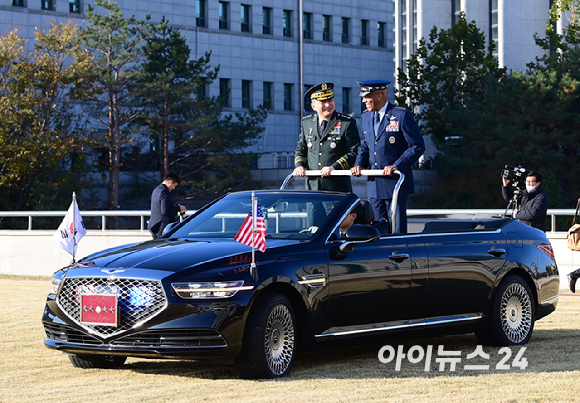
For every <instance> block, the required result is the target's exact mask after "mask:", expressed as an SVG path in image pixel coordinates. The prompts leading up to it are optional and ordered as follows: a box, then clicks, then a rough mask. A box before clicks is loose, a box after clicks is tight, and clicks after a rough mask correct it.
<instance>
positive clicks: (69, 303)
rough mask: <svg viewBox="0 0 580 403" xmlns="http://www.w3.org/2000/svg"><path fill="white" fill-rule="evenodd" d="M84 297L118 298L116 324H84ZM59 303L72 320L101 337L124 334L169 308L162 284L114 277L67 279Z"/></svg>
mask: <svg viewBox="0 0 580 403" xmlns="http://www.w3.org/2000/svg"><path fill="white" fill-rule="evenodd" d="M81 295H116V296H117V310H118V314H119V320H118V323H117V325H116V326H108V325H100V324H96V325H95V324H86V323H82V321H81V309H82V307H81ZM57 303H58V306H59V308H60V309H62V311H63V312H64V313H65V314H66V315H67V316H68V317H69V318H70V319H72V320H73V321H75V322H76V323H77V324H79V325H80V326H82V327H83V328H85V329H89V330H90V331H91V333H95V334H97V335H98V336H100V337H102V338H109V337H112V336H115V335H118V334H120V333H122V332H125V331H127V330H129V329H131V328H133V327H134V326H136V325H138V324H140V323H143V322H145V321H147V320H149V319H151V318H152V317H154V316H156V315H158V314H159V313H160V312H161V311H163V310H164V309H165V307H166V306H167V300H166V298H165V293H164V291H163V287H162V286H161V282H159V281H152V280H140V279H123V278H111V277H103V278H101V277H90V278H84V277H80V278H75V277H73V278H65V280H64V283H63V285H62V289H61V291H60V293H59V294H58V298H57Z"/></svg>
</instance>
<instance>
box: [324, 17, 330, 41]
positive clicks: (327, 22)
mask: <svg viewBox="0 0 580 403" xmlns="http://www.w3.org/2000/svg"><path fill="white" fill-rule="evenodd" d="M331 28H332V17H331V16H330V15H323V16H322V40H323V41H327V42H331V41H332V32H331V31H332V30H331Z"/></svg>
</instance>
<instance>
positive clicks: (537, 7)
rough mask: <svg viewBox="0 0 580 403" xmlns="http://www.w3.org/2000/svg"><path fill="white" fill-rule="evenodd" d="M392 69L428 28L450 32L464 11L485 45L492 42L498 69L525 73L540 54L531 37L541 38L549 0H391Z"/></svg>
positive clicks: (397, 65)
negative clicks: (484, 40) (392, 6)
mask: <svg viewBox="0 0 580 403" xmlns="http://www.w3.org/2000/svg"><path fill="white" fill-rule="evenodd" d="M394 3H395V4H394V11H395V15H394V25H395V35H394V36H395V42H394V44H393V45H394V51H395V69H397V68H401V69H404V68H405V61H406V60H408V59H409V58H410V56H411V55H412V54H413V53H414V52H415V51H416V50H417V45H418V43H419V40H420V39H421V38H423V37H425V38H428V37H429V32H430V31H431V29H432V28H433V27H434V26H436V27H437V28H438V29H449V28H450V27H451V25H452V24H453V23H454V22H456V21H457V19H458V16H459V13H461V12H464V13H465V15H466V17H467V21H475V22H476V23H477V26H478V28H479V29H480V30H481V31H482V32H483V33H484V34H485V36H486V38H487V40H488V43H491V42H493V43H495V46H496V49H495V56H496V57H497V59H498V62H499V65H500V67H506V68H507V69H508V71H509V70H525V69H526V64H527V63H529V62H531V61H534V60H535V59H536V57H540V56H541V55H542V49H540V48H539V47H538V46H537V45H536V43H535V41H534V34H538V35H540V36H544V34H545V32H546V23H547V22H548V11H549V10H550V7H551V5H552V0H394Z"/></svg>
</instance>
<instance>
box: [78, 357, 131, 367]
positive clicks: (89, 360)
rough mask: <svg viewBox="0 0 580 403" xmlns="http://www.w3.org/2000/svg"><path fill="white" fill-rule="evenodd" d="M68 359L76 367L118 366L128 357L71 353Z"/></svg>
mask: <svg viewBox="0 0 580 403" xmlns="http://www.w3.org/2000/svg"><path fill="white" fill-rule="evenodd" d="M68 359H69V360H70V362H71V363H72V365H73V367H75V368H84V369H91V368H104V369H110V368H117V367H120V366H121V365H123V364H124V363H125V361H127V357H122V356H116V355H76V354H71V355H69V356H68Z"/></svg>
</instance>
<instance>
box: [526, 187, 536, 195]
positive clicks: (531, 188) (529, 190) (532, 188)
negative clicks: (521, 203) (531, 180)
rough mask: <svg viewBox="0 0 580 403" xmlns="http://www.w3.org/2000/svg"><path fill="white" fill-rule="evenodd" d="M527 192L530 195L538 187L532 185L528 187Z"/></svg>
mask: <svg viewBox="0 0 580 403" xmlns="http://www.w3.org/2000/svg"><path fill="white" fill-rule="evenodd" d="M526 190H527V191H528V193H530V192H533V191H534V190H536V187H535V186H532V185H526Z"/></svg>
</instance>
